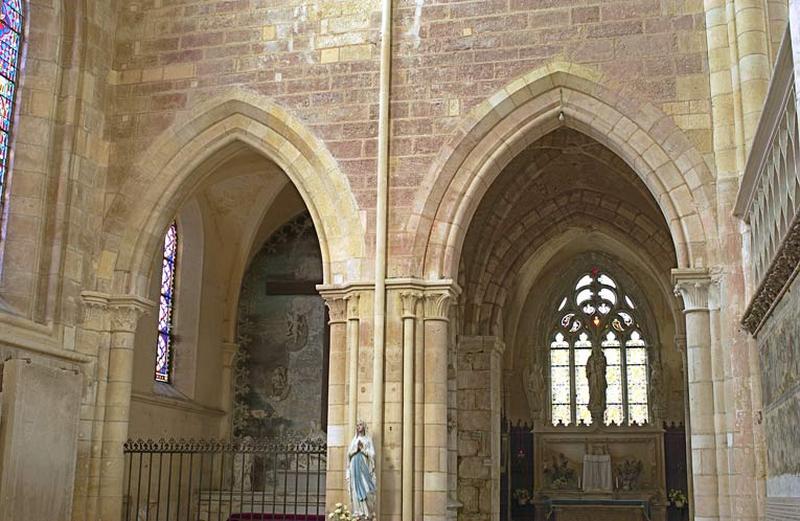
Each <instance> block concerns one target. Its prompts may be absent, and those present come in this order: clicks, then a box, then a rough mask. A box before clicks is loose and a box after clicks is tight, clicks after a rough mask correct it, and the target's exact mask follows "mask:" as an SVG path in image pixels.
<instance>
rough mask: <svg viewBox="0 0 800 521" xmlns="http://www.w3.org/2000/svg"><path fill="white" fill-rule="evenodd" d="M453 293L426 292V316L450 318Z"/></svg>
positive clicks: (439, 318)
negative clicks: (449, 312)
mask: <svg viewBox="0 0 800 521" xmlns="http://www.w3.org/2000/svg"><path fill="white" fill-rule="evenodd" d="M451 297H452V296H451V294H450V292H449V291H436V292H430V293H427V292H426V293H425V296H424V302H425V304H424V305H425V318H426V319H428V320H448V318H449V317H448V311H449V310H450V299H451Z"/></svg>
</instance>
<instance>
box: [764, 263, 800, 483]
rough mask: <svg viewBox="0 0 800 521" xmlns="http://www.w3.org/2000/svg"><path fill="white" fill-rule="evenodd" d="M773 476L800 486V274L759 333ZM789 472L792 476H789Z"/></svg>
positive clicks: (768, 445)
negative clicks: (798, 432) (788, 479)
mask: <svg viewBox="0 0 800 521" xmlns="http://www.w3.org/2000/svg"><path fill="white" fill-rule="evenodd" d="M758 345H759V352H760V356H761V371H762V374H761V385H762V390H763V398H764V417H765V422H766V425H765V427H766V429H765V430H766V437H767V469H768V473H769V478H770V479H772V478H777V477H782V479H781V483H783V485H782V486H781V489H782V490H781V491H780V492H779V493H780V495H787V494H788V491H787V489H786V486H785V485H786V484H787V477H789V476H791V475H794V478H792V479H791V481H796V482H797V483H796V486H794V485H793V486H791V487H790V488H791V489H795V490H800V436H798V435H797V429H798V426H800V278H798V279H795V281H794V282H793V283H792V285H791V287H790V289H789V291H788V292H787V293H786V294H784V296H783V298H782V299H781V301H780V303H779V304H778V306H776V308H775V310H774V311H773V313H772V315H771V316H770V318H769V319H768V321H767V323H766V325H765V326H764V328H763V329H762V330H761V331H760V332H759V335H758ZM787 475H788V476H787Z"/></svg>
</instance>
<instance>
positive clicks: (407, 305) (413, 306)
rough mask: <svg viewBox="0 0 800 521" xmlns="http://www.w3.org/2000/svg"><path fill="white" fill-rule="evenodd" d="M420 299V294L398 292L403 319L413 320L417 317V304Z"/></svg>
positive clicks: (418, 292)
mask: <svg viewBox="0 0 800 521" xmlns="http://www.w3.org/2000/svg"><path fill="white" fill-rule="evenodd" d="M421 298H422V292H420V291H413V290H407V291H402V292H400V304H401V305H402V308H403V318H415V317H416V316H417V304H418V303H419V300H420V299H421Z"/></svg>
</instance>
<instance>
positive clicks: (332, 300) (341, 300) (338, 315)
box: [322, 293, 347, 324]
mask: <svg viewBox="0 0 800 521" xmlns="http://www.w3.org/2000/svg"><path fill="white" fill-rule="evenodd" d="M322 299H323V300H324V301H325V305H326V306H328V324H343V323H344V322H346V321H347V300H345V297H344V295H341V294H335V293H334V294H331V293H328V294H323V295H322Z"/></svg>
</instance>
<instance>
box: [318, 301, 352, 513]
mask: <svg viewBox="0 0 800 521" xmlns="http://www.w3.org/2000/svg"><path fill="white" fill-rule="evenodd" d="M322 296H323V298H324V299H325V304H326V305H327V306H328V317H329V319H328V324H330V350H329V356H330V362H329V365H328V467H327V471H326V481H325V484H326V488H327V496H326V503H327V505H326V506H327V511H328V512H330V511H332V510H333V505H334V504H335V503H339V502H346V501H345V499H346V491H345V483H344V464H345V450H346V449H345V445H346V444H347V436H345V432H344V430H345V378H346V377H347V367H346V363H345V357H346V347H347V327H346V323H347V315H346V311H347V301H346V300H345V298H344V295H342V294H341V293H323V295H322Z"/></svg>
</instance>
